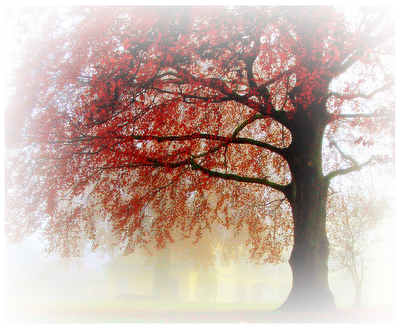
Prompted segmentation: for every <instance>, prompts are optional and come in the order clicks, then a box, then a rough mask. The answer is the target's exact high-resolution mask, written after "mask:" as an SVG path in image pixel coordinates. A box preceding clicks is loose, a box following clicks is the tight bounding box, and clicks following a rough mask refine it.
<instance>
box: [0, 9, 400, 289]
mask: <svg viewBox="0 0 400 329" xmlns="http://www.w3.org/2000/svg"><path fill="white" fill-rule="evenodd" d="M35 10H36V12H33V13H32V12H31V13H30V22H32V21H34V20H35V19H37V24H36V23H33V25H34V26H36V27H37V28H36V29H35V35H34V37H33V36H32V38H29V40H24V44H25V46H24V47H23V48H22V50H21V51H20V53H19V55H20V57H19V59H20V62H18V68H17V70H16V71H15V76H14V80H13V81H14V84H13V89H11V95H12V96H11V97H9V102H8V104H7V117H6V120H7V121H6V128H7V130H6V134H7V137H6V142H7V147H8V150H9V152H8V153H9V155H8V158H7V198H8V199H7V209H8V222H7V232H8V234H9V236H12V237H13V238H16V239H17V240H18V239H19V238H22V237H24V236H26V235H29V234H31V233H32V232H35V231H40V232H41V234H42V236H43V237H44V238H45V239H46V241H47V244H48V245H47V246H48V250H50V251H62V252H64V253H65V254H71V253H72V254H74V253H79V246H80V242H79V241H80V240H81V238H84V239H86V240H89V241H91V242H92V245H93V248H94V249H96V247H98V245H99V241H102V239H101V236H102V232H108V231H109V230H112V232H113V233H114V239H113V240H112V241H113V244H114V245H115V246H116V247H118V248H120V249H122V250H124V251H125V252H127V253H129V252H131V251H132V250H133V249H134V247H135V246H136V245H137V244H138V243H139V244H140V243H148V241H154V240H156V241H157V242H158V245H159V246H160V247H162V246H163V245H164V243H165V242H166V241H170V242H172V241H173V240H174V239H176V236H174V234H172V232H176V231H177V229H179V231H180V232H181V233H182V237H188V236H189V235H192V236H195V237H197V238H199V237H200V236H201V232H202V231H203V230H205V229H209V228H210V227H211V225H212V223H217V224H218V225H220V226H221V227H226V228H232V229H234V230H237V231H240V230H246V232H247V233H248V244H249V245H251V246H252V247H253V249H252V256H253V257H254V258H258V259H259V260H260V259H261V260H263V261H270V262H274V261H278V260H279V259H280V253H281V251H282V250H283V248H285V247H286V246H288V245H289V244H291V243H292V241H293V236H292V230H294V244H295V246H296V245H299V246H301V247H299V248H300V249H301V250H307V251H306V253H310V252H311V250H314V249H313V248H316V249H315V250H319V251H317V253H318V254H321V255H324V256H323V257H327V253H328V251H327V241H326V234H325V217H326V213H325V207H326V191H327V188H328V186H329V182H330V181H331V180H332V179H333V178H334V177H336V176H338V175H343V174H347V173H349V172H352V171H355V170H359V169H361V168H362V167H363V166H365V165H368V164H371V163H373V162H376V161H382V160H385V159H386V158H387V157H388V156H389V157H390V156H391V149H390V147H389V152H386V153H383V154H382V153H381V154H380V155H379V154H378V155H375V156H373V157H372V156H368V157H366V158H365V159H363V158H362V156H361V155H360V158H361V160H359V159H358V153H352V155H351V156H350V155H349V153H348V152H347V150H349V149H348V148H347V147H348V142H350V143H351V144H352V145H353V146H355V147H356V148H357V149H358V150H361V149H362V148H363V147H364V148H368V147H370V146H371V145H372V144H374V143H375V142H376V138H375V136H376V135H375V134H376V133H381V134H382V136H385V138H386V139H385V141H386V140H387V141H389V143H390V142H391V140H392V137H391V136H393V135H394V125H393V121H394V120H393V118H394V93H393V88H394V73H393V65H394V61H393V55H394V33H393V32H394V29H393V27H394V18H393V14H392V12H391V11H390V9H388V8H378V9H377V8H356V9H354V10H347V11H345V10H340V9H337V8H332V7H111V8H109V7H67V8H62V9H55V12H52V11H51V10H54V9H51V8H50V9H48V10H47V13H42V12H41V11H40V10H38V9H35ZM39 19H40V23H39ZM351 144H350V145H351ZM359 152H360V154H361V151H359ZM321 188H322V190H321ZM313 207H318V209H317V208H313ZM291 212H292V216H291V215H290V213H291ZM292 217H293V218H292ZM317 217H318V218H320V219H318V220H316V219H315V218H317ZM315 223H318V224H315ZM312 232H314V233H312ZM316 232H318V233H316ZM103 241H104V240H103ZM110 241H111V240H110ZM302 248H303V249H302ZM310 248H311V249H310ZM295 249H296V248H295ZM300 249H298V250H300ZM296 250H297V249H296ZM313 252H314V251H313ZM294 253H296V252H294ZM310 255H311V254H310ZM293 257H294V256H293ZM311 258H312V257H311ZM293 262H294V261H293ZM293 262H292V263H293ZM323 262H324V261H322V263H323ZM293 264H294V263H293ZM293 264H291V265H293ZM303 265H304V264H303ZM313 266H314V265H313ZM313 266H311V267H313ZM315 266H317V267H316V268H319V265H315ZM322 267H323V266H322ZM322 267H321V268H322ZM292 268H293V266H292ZM325 272H326V271H325V270H324V273H325ZM324 275H325V274H323V276H324ZM326 275H327V274H326ZM324 280H325V279H324ZM324 280H322V281H324ZM325 281H326V280H325ZM325 281H324V282H325ZM321 285H324V286H325V283H323V284H322V283H321ZM324 289H325V288H324Z"/></svg>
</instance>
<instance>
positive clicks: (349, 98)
mask: <svg viewBox="0 0 400 329" xmlns="http://www.w3.org/2000/svg"><path fill="white" fill-rule="evenodd" d="M393 85H394V81H390V82H389V83H388V84H386V85H384V86H382V87H380V88H377V89H375V90H374V91H372V92H370V93H369V94H365V93H357V94H353V95H346V94H341V93H337V92H330V93H328V95H327V98H329V97H332V96H334V97H337V98H341V99H346V100H351V99H354V98H364V99H370V98H372V97H373V96H374V95H375V94H377V93H379V92H382V91H386V90H388V89H389V88H390V87H391V86H393Z"/></svg>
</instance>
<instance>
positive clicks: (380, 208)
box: [327, 178, 393, 307]
mask: <svg viewBox="0 0 400 329" xmlns="http://www.w3.org/2000/svg"><path fill="white" fill-rule="evenodd" d="M351 182H352V186H351V188H350V189H348V190H347V191H346V189H345V188H340V187H339V188H338V189H339V190H337V189H336V191H335V193H333V194H332V195H331V196H330V198H329V206H328V219H329V220H328V226H327V227H328V232H329V241H330V257H331V260H332V264H333V266H332V267H331V270H332V271H337V270H344V271H345V272H347V273H348V274H349V275H350V276H351V279H352V281H353V283H354V287H355V297H354V303H353V307H361V306H362V301H361V293H362V289H363V284H364V282H365V279H366V275H367V272H368V267H369V266H370V265H371V263H373V262H374V261H376V259H375V260H374V259H373V258H371V255H369V251H370V249H371V247H373V246H376V245H377V244H378V243H379V242H382V241H384V240H385V231H384V228H385V221H387V220H388V219H390V217H393V216H392V214H390V212H391V209H392V206H390V204H389V201H388V200H387V198H386V197H385V196H382V195H378V193H377V191H376V190H374V189H373V187H371V186H369V188H366V187H365V184H364V186H363V185H362V184H361V182H360V181H359V180H358V179H357V178H356V179H352V180H351ZM386 224H387V223H386Z"/></svg>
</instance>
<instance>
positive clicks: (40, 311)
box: [6, 301, 394, 323]
mask: <svg viewBox="0 0 400 329" xmlns="http://www.w3.org/2000/svg"><path fill="white" fill-rule="evenodd" d="M278 306H279V305H276V304H261V303H257V304H256V303H175V302H174V303H171V302H169V303H163V302H126V301H120V302H85V303H68V302H64V303H36V304H23V305H22V304H20V305H6V322H8V323H310V322H315V323H338V322H340V323H371V322H385V323H390V322H394V310H393V311H391V310H378V309H339V311H338V312H336V313H313V312H307V313H306V312H304V313H294V312H282V311H274V309H276V308H277V307H278Z"/></svg>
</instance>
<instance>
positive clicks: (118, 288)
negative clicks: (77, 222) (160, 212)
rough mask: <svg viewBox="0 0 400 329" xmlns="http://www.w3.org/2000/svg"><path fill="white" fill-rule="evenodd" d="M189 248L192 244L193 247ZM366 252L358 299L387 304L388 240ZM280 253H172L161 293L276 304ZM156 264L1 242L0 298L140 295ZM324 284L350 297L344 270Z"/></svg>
mask: <svg viewBox="0 0 400 329" xmlns="http://www.w3.org/2000/svg"><path fill="white" fill-rule="evenodd" d="M192 246H193V248H194V249H195V248H196V246H197V245H192ZM372 253H373V254H374V256H376V257H377V258H379V259H380V260H381V261H379V262H376V263H375V264H373V265H372V266H371V268H370V270H369V272H368V273H367V282H366V284H365V288H364V289H363V297H362V298H363V301H364V302H366V303H369V304H376V303H393V302H394V300H395V245H394V242H392V243H390V242H382V243H381V244H380V245H377V246H376V247H375V248H374V249H373V250H372ZM191 254H193V255H194V254H196V252H195V251H194V252H193V253H191ZM217 254H218V253H217ZM285 256H286V259H285V261H284V262H283V263H280V264H278V265H272V264H266V265H262V266H256V265H255V264H252V263H249V262H248V261H247V260H246V259H245V258H244V257H243V258H240V257H239V258H238V259H237V260H236V261H235V262H233V261H231V262H228V264H226V263H225V262H222V261H221V260H220V259H218V256H217V257H216V259H215V264H214V265H213V266H206V267H200V266H198V265H195V263H196V261H195V260H194V259H193V258H192V259H190V257H189V258H187V257H186V258H185V257H182V252H179V251H178V252H175V253H174V251H172V256H171V258H170V264H169V267H170V272H169V273H170V274H169V280H168V281H169V285H170V287H169V288H170V290H169V291H170V298H169V299H171V300H177V301H189V302H197V301H202V302H265V303H276V304H279V303H281V302H283V301H284V300H285V299H286V297H287V294H288V293H289V291H290V287H291V280H292V279H291V272H290V267H289V264H288V262H287V258H288V256H289V251H287V252H286V255H285ZM156 263H157V262H156V256H155V255H154V254H153V255H150V254H148V253H146V252H142V251H140V250H138V251H137V252H135V253H134V254H131V255H128V256H126V257H124V256H122V255H115V256H114V257H110V256H104V257H99V256H97V255H95V254H92V253H87V254H86V256H85V257H83V258H82V259H68V260H67V259H63V258H61V257H57V256H50V257H49V256H47V257H46V256H44V255H43V254H41V253H40V245H39V243H38V242H37V241H36V240H35V239H33V238H32V239H30V240H28V241H25V242H23V243H21V244H19V245H15V244H13V245H9V244H6V242H4V299H5V301H7V302H20V301H66V300H69V301H116V300H119V303H126V302H127V301H128V300H132V301H134V300H147V299H150V298H151V296H152V294H153V295H154V289H155V288H154V286H155V284H154V283H155V281H156V279H155V273H156V265H157V264H156ZM164 282H165V281H164ZM163 284H165V283H163ZM330 286H331V289H332V292H333V294H334V295H335V298H336V302H337V303H339V304H350V303H351V302H352V300H353V298H354V286H353V285H352V282H351V279H350V278H349V277H348V276H346V275H345V274H344V273H339V272H334V273H330Z"/></svg>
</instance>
